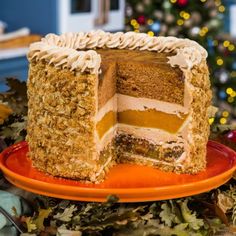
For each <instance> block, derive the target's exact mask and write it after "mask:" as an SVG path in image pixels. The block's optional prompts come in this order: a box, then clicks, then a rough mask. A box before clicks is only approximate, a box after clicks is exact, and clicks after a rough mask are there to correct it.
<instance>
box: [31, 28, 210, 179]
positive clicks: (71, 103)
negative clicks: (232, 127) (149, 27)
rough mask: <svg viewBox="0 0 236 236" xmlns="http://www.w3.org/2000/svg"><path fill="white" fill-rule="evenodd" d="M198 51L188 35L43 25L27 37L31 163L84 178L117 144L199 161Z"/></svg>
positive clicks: (186, 169) (206, 100)
mask: <svg viewBox="0 0 236 236" xmlns="http://www.w3.org/2000/svg"><path fill="white" fill-rule="evenodd" d="M91 49H92V50H91ZM83 50H84V51H83ZM130 50H131V51H132V52H130V53H127V52H128V51H130ZM114 51H117V52H116V53H114ZM113 53H114V55H113ZM122 53H123V54H126V55H127V58H126V60H123V59H122ZM100 54H101V56H100ZM118 54H120V55H121V56H120V59H119V56H118ZM137 54H140V55H138V57H139V59H134V58H135V57H136V56H137ZM157 54H158V55H157ZM131 55H132V56H131ZM155 55H157V56H155ZM206 56H207V53H206V51H205V50H204V49H203V48H202V47H201V46H200V45H198V44H197V43H196V42H194V41H191V40H188V39H177V38H175V37H150V36H148V35H146V34H139V33H134V32H129V33H121V32H119V33H115V34H112V33H105V32H103V31H95V32H89V33H82V32H81V33H68V34H63V35H61V36H57V35H53V34H49V35H47V36H46V37H45V38H43V39H42V41H40V42H38V43H34V44H32V45H31V47H30V52H29V54H28V59H29V61H30V69H29V79H28V97H29V112H28V128H27V130H28V135H27V140H28V142H29V147H30V152H29V156H30V158H31V159H32V161H33V164H34V166H36V167H37V168H38V169H40V170H42V171H44V172H47V173H49V174H52V175H54V176H62V177H66V178H76V179H81V180H88V181H92V182H97V181H100V180H102V179H103V178H104V175H105V172H106V171H107V170H108V169H109V167H110V166H111V165H113V164H114V161H115V158H116V154H117V156H118V158H120V160H119V161H121V162H132V163H141V164H145V165H152V166H157V167H160V168H161V169H163V170H167V171H175V172H178V173H197V172H199V171H201V170H203V169H204V168H205V166H206V144H207V139H208V135H209V123H208V118H207V116H208V114H207V112H208V108H209V106H210V101H211V91H210V81H209V74H208V68H207V65H206ZM109 57H110V59H109ZM132 57H133V58H132ZM145 58H146V59H145ZM147 58H149V59H147ZM153 62H154V63H153ZM158 63H159V64H158ZM101 70H103V71H101ZM101 72H102V73H101ZM142 73H145V76H143V77H142V76H141V75H142ZM155 78H157V80H155ZM162 78H163V79H162ZM149 79H150V81H153V83H154V84H155V86H153V87H152V84H151V83H150V89H149V83H148V81H149ZM150 81H149V82H150ZM161 82H163V84H161V85H160V86H159V85H158V83H161ZM144 85H145V86H144ZM162 90H163V91H162ZM171 90H173V93H171V92H170V91H171ZM155 91H156V92H158V94H155ZM165 92H166V93H165ZM139 102H140V103H139ZM134 116H140V117H139V118H137V119H136V118H134ZM148 117H149V118H150V120H149V118H148ZM158 122H159V123H158ZM162 122H163V123H162ZM162 138H163V140H162ZM120 144H122V145H123V146H120ZM131 147H132V148H133V147H134V150H133V149H132V148H131Z"/></svg>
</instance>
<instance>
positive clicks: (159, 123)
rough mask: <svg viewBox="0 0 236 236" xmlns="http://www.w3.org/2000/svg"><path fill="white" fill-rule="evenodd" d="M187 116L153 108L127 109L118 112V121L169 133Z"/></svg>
mask: <svg viewBox="0 0 236 236" xmlns="http://www.w3.org/2000/svg"><path fill="white" fill-rule="evenodd" d="M187 116H188V115H186V114H181V113H180V117H179V116H177V115H174V114H167V113H165V112H161V111H157V110H155V109H147V110H145V111H135V110H127V111H122V112H119V113H118V122H119V123H123V124H128V125H135V126H142V127H147V128H157V129H162V130H165V131H167V132H169V133H176V132H177V131H178V130H179V128H180V127H181V126H182V124H183V123H184V121H185V119H186V118H187Z"/></svg>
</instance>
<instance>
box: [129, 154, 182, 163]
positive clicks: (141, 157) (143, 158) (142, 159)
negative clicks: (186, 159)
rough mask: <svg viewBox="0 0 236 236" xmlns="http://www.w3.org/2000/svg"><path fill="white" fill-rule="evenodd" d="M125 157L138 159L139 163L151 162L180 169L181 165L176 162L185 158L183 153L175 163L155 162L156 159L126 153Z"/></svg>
mask: <svg viewBox="0 0 236 236" xmlns="http://www.w3.org/2000/svg"><path fill="white" fill-rule="evenodd" d="M127 155H129V158H130V159H139V160H141V161H151V162H153V163H157V164H164V165H166V166H175V167H178V166H179V167H182V166H183V165H182V164H181V162H178V159H181V158H182V156H185V152H184V153H183V154H181V156H180V157H179V158H178V159H177V160H176V161H175V162H172V163H170V162H166V161H161V160H157V159H153V158H149V157H143V156H141V155H137V154H131V155H130V153H127Z"/></svg>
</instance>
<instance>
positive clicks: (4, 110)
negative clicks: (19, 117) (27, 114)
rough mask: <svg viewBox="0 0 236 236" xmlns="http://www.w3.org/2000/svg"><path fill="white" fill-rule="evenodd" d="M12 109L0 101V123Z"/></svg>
mask: <svg viewBox="0 0 236 236" xmlns="http://www.w3.org/2000/svg"><path fill="white" fill-rule="evenodd" d="M12 112H13V111H12V109H11V108H10V107H8V106H7V105H5V104H3V103H0V124H3V122H4V120H5V119H7V118H8V116H9V115H10V114H12Z"/></svg>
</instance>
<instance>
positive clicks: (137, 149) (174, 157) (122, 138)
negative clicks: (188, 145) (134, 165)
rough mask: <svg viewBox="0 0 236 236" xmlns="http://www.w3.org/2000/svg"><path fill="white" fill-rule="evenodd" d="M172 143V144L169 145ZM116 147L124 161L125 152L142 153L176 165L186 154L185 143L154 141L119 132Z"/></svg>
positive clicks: (120, 158) (129, 153)
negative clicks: (159, 142) (158, 142)
mask: <svg viewBox="0 0 236 236" xmlns="http://www.w3.org/2000/svg"><path fill="white" fill-rule="evenodd" d="M168 145H170V146H168ZM116 147H117V155H118V159H119V160H120V161H121V162H122V159H123V154H125V155H127V154H128V155H140V156H142V158H144V159H145V158H149V159H152V160H153V161H159V162H161V161H163V162H167V163H171V164H172V165H174V163H175V162H176V161H178V159H179V158H181V157H182V156H183V155H184V145H183V143H178V142H175V141H171V142H166V143H164V142H163V143H162V144H155V143H152V142H150V141H148V140H146V139H144V138H138V137H136V136H134V135H130V134H127V133H121V132H118V135H117V136H116Z"/></svg>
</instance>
